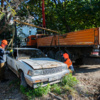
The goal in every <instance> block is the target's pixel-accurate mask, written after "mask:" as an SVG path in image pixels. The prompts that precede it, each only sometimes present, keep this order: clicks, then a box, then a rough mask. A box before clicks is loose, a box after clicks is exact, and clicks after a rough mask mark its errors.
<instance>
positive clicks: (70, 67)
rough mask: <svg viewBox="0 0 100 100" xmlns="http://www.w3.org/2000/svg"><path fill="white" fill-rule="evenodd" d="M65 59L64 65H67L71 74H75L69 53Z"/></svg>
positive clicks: (64, 55)
mask: <svg viewBox="0 0 100 100" xmlns="http://www.w3.org/2000/svg"><path fill="white" fill-rule="evenodd" d="M63 58H64V63H65V64H67V66H68V69H69V71H70V72H71V73H72V72H74V68H73V64H72V61H71V60H70V58H69V55H68V54H67V53H64V54H63Z"/></svg>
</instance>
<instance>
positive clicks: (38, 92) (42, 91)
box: [20, 84, 51, 98]
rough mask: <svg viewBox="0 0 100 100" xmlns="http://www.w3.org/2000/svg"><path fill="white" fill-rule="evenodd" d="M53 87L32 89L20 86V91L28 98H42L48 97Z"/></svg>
mask: <svg viewBox="0 0 100 100" xmlns="http://www.w3.org/2000/svg"><path fill="white" fill-rule="evenodd" d="M50 88H51V86H50V85H49V84H48V85H47V86H45V87H41V85H40V86H39V87H38V88H36V89H32V88H31V89H30V88H25V87H23V86H20V91H21V92H22V93H23V94H25V95H26V96H27V97H28V98H30V97H35V96H42V95H47V94H48V92H50Z"/></svg>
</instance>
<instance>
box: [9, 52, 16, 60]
mask: <svg viewBox="0 0 100 100" xmlns="http://www.w3.org/2000/svg"><path fill="white" fill-rule="evenodd" d="M8 55H9V56H10V57H12V58H15V59H16V57H17V50H13V52H11V53H9V54H8Z"/></svg>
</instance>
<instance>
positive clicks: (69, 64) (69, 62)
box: [64, 58, 72, 68]
mask: <svg viewBox="0 0 100 100" xmlns="http://www.w3.org/2000/svg"><path fill="white" fill-rule="evenodd" d="M64 63H65V64H67V65H68V68H69V67H70V66H71V65H72V62H71V60H70V59H69V58H68V59H67V60H66V61H65V62H64Z"/></svg>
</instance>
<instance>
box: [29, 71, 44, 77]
mask: <svg viewBox="0 0 100 100" xmlns="http://www.w3.org/2000/svg"><path fill="white" fill-rule="evenodd" d="M27 75H29V76H37V75H43V70H28V72H27Z"/></svg>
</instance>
